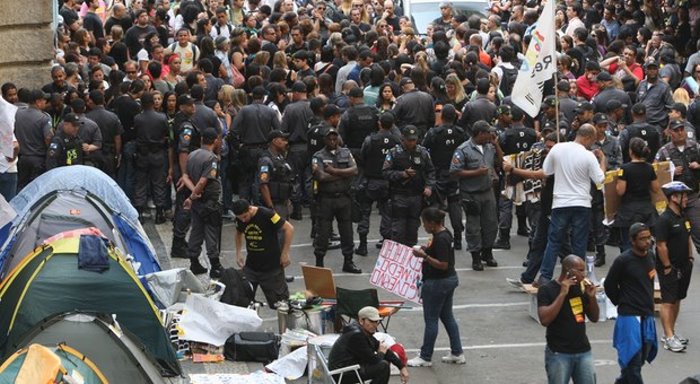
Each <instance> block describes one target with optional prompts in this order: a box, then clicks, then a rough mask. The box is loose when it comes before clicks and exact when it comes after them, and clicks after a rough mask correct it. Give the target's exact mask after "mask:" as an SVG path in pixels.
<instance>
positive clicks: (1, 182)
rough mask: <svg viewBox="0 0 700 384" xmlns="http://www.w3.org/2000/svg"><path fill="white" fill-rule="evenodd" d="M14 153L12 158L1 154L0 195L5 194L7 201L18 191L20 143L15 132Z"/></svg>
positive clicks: (13, 137)
mask: <svg viewBox="0 0 700 384" xmlns="http://www.w3.org/2000/svg"><path fill="white" fill-rule="evenodd" d="M12 154H13V157H12V158H9V157H6V156H4V155H2V154H0V195H2V196H4V197H5V200H7V201H10V200H12V198H13V197H15V194H16V193H17V155H18V154H19V143H18V142H17V138H16V137H15V134H14V133H13V134H12Z"/></svg>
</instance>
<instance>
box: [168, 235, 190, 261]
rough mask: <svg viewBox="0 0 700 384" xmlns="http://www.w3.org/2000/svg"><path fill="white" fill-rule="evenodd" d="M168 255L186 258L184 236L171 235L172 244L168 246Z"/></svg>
mask: <svg viewBox="0 0 700 384" xmlns="http://www.w3.org/2000/svg"><path fill="white" fill-rule="evenodd" d="M170 257H172V258H178V259H186V258H187V241H186V240H185V238H184V237H173V246H172V247H171V248H170Z"/></svg>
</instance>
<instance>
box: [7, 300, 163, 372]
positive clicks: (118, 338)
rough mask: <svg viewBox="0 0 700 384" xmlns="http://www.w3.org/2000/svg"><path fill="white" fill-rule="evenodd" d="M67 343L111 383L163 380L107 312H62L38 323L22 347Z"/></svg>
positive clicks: (24, 338) (150, 361)
mask: <svg viewBox="0 0 700 384" xmlns="http://www.w3.org/2000/svg"><path fill="white" fill-rule="evenodd" d="M62 342H65V343H66V344H68V345H70V346H72V347H74V348H76V349H77V350H79V351H81V352H82V353H84V354H85V355H86V356H89V357H90V359H91V360H92V361H93V362H95V364H96V365H97V366H98V367H100V369H101V370H102V372H103V373H104V375H105V377H106V378H107V379H108V380H109V381H110V382H112V383H156V384H160V383H164V380H163V378H162V377H161V376H160V371H159V369H158V366H157V363H156V362H155V361H154V360H153V359H152V358H151V357H150V356H149V355H148V354H147V353H146V352H145V351H144V348H145V347H144V346H143V345H142V344H140V343H139V342H138V341H137V340H136V336H134V335H133V334H131V333H130V332H129V331H128V330H126V329H123V328H121V327H120V325H119V324H118V323H117V322H116V321H114V319H112V318H111V317H110V316H107V315H96V314H88V313H63V314H59V315H55V316H51V317H49V318H47V319H45V320H43V321H42V322H40V323H38V324H36V325H35V326H34V328H33V329H32V330H31V331H29V332H28V333H26V334H25V336H24V337H23V339H22V340H21V341H20V343H19V346H20V347H25V346H27V345H31V344H34V343H38V344H43V345H57V344H59V343H62Z"/></svg>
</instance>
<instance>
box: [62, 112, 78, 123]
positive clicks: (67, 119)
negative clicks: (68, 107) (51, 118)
mask: <svg viewBox="0 0 700 384" xmlns="http://www.w3.org/2000/svg"><path fill="white" fill-rule="evenodd" d="M63 122H64V123H71V124H77V123H78V115H76V114H75V113H69V114H67V115H66V117H64V118H63Z"/></svg>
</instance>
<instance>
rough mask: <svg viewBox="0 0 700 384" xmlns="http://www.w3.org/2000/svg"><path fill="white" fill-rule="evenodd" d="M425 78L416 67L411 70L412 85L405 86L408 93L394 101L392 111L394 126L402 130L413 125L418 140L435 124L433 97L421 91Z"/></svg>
mask: <svg viewBox="0 0 700 384" xmlns="http://www.w3.org/2000/svg"><path fill="white" fill-rule="evenodd" d="M426 76H427V74H426V73H425V72H424V71H423V70H422V69H420V68H418V67H416V68H413V69H412V70H411V82H412V83H409V84H407V86H406V87H407V89H408V91H404V93H403V94H402V95H401V96H399V98H398V99H396V104H394V110H393V111H394V116H396V126H397V127H399V128H401V129H402V128H403V127H405V126H406V125H408V124H411V125H414V126H415V127H416V128H418V137H419V138H422V137H423V135H425V132H426V131H428V128H430V127H432V126H433V124H435V109H434V108H433V97H432V96H430V94H429V93H427V92H423V91H422V89H426ZM402 81H403V80H402Z"/></svg>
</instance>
